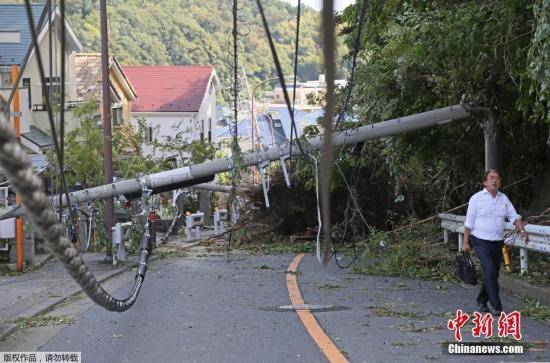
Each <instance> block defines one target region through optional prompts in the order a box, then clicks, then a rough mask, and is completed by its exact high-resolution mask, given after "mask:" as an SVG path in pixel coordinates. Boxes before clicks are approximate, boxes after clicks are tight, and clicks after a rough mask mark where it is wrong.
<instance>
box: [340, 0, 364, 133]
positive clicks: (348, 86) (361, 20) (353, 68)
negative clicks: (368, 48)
mask: <svg viewBox="0 0 550 363" xmlns="http://www.w3.org/2000/svg"><path fill="white" fill-rule="evenodd" d="M367 6H368V0H364V1H363V5H362V6H361V11H360V13H359V19H358V25H357V35H356V37H355V42H354V44H353V50H352V52H353V53H352V57H351V70H350V72H349V78H348V82H346V98H345V100H344V105H343V106H342V110H341V111H340V113H339V114H338V119H337V120H336V124H335V126H334V129H335V130H337V129H338V127H339V126H340V123H341V122H342V119H343V118H344V116H345V115H346V113H347V112H348V107H349V103H350V100H351V92H352V91H353V88H354V86H355V76H356V71H357V55H358V54H359V48H360V47H361V36H362V33H363V24H364V23H365V18H366V15H367Z"/></svg>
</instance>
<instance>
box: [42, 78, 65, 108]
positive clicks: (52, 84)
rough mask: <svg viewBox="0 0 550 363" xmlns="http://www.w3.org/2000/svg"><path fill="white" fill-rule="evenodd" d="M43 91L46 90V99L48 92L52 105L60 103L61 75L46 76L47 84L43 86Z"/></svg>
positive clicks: (44, 95) (44, 96)
mask: <svg viewBox="0 0 550 363" xmlns="http://www.w3.org/2000/svg"><path fill="white" fill-rule="evenodd" d="M42 92H44V94H43V98H44V100H46V94H47V95H48V97H49V98H50V103H51V104H52V105H56V104H59V101H60V95H61V81H60V79H59V77H46V84H45V85H43V86H42Z"/></svg>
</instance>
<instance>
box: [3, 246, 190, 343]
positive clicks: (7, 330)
mask: <svg viewBox="0 0 550 363" xmlns="http://www.w3.org/2000/svg"><path fill="white" fill-rule="evenodd" d="M200 242H201V241H197V242H192V243H190V245H188V246H185V247H186V248H187V247H193V246H196V245H198V244H199V243H200ZM51 257H52V256H50V257H49V258H47V259H45V260H44V262H43V263H42V264H41V266H43V265H44V264H45V263H46V262H47V261H49V260H51ZM158 259H159V255H157V254H153V255H152V256H151V257H150V258H149V263H151V262H153V261H156V260H158ZM138 265H139V264H138V262H137V261H134V262H131V263H129V264H128V265H127V266H124V267H120V268H117V269H115V270H112V271H108V272H107V273H106V275H105V276H103V277H102V278H101V279H98V282H99V283H103V282H105V281H106V280H109V279H111V278H113V277H116V276H118V275H120V274H122V273H124V272H126V271H128V270H132V269H135V268H137V266H138ZM68 291H69V292H68V293H66V294H64V295H63V296H60V297H59V298H57V299H54V300H51V301H50V302H49V303H46V304H45V305H44V306H42V307H39V308H36V306H40V305H35V307H34V310H33V307H30V308H29V309H27V310H25V311H23V312H22V313H20V314H18V315H17V316H14V317H13V319H14V320H15V319H18V318H22V317H24V318H33V317H35V316H37V315H40V314H44V313H47V312H48V311H51V310H53V309H54V308H55V307H56V306H57V305H59V304H61V303H62V302H63V301H65V300H67V299H68V298H70V297H71V296H74V295H76V294H78V293H80V292H82V288H81V287H80V285H77V286H76V287H73V288H72V289H69V290H68ZM28 311H31V313H30V314H25V313H26V312H28ZM5 325H6V326H5V327H2V326H1V325H0V341H1V340H3V339H4V338H6V337H7V336H8V335H10V334H12V333H13V332H15V331H16V330H17V329H18V326H17V324H14V323H5Z"/></svg>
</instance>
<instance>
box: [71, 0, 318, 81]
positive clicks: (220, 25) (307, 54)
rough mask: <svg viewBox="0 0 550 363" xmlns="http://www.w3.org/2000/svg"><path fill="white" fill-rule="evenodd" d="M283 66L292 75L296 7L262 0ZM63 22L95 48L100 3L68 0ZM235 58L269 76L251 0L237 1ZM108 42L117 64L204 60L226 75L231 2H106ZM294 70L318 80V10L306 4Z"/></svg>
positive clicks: (253, 72)
mask: <svg viewBox="0 0 550 363" xmlns="http://www.w3.org/2000/svg"><path fill="white" fill-rule="evenodd" d="M263 6H264V8H265V11H266V16H267V18H268V20H269V22H270V27H271V31H272V33H273V36H274V39H275V41H276V43H277V47H278V51H279V55H280V58H281V62H282V65H283V67H284V69H285V72H287V73H288V74H291V71H292V62H293V54H294V37H295V33H294V32H295V27H296V24H295V23H296V21H295V12H296V9H295V8H294V7H293V6H291V5H289V4H287V3H285V2H282V1H277V0H270V1H263ZM67 8H68V12H69V16H68V18H69V21H70V23H71V25H72V27H73V29H75V31H76V33H77V36H78V37H79V38H80V40H81V41H82V43H83V45H84V48H85V49H86V50H87V51H99V49H100V30H99V11H98V8H99V3H98V2H97V1H95V0H79V1H74V2H69V3H68V4H67ZM239 8H240V10H239V26H240V33H241V35H242V36H241V40H240V45H239V46H240V48H241V50H242V51H241V54H240V57H241V60H240V63H241V64H243V65H244V68H245V70H246V72H247V74H248V75H249V76H250V77H251V78H252V79H253V80H255V79H266V78H269V77H270V76H273V75H275V67H274V65H273V61H272V59H271V55H270V51H269V46H268V43H267V39H266V38H265V33H264V30H263V27H262V25H261V19H260V16H259V13H258V10H257V6H256V3H255V2H254V1H249V2H243V3H242V4H241V6H240V7H239ZM108 15H109V37H110V42H109V45H110V47H111V53H112V54H114V55H115V56H116V57H117V58H118V59H119V61H121V63H123V64H205V63H209V64H212V65H214V66H215V67H216V70H217V71H218V73H219V74H220V78H221V79H222V80H223V79H229V78H230V77H229V75H230V67H231V65H230V60H229V59H230V58H231V52H232V45H231V38H230V37H231V31H232V24H233V22H232V15H231V3H230V2H225V1H223V2H220V1H217V0H200V1H199V0H163V1H143V0H127V1H110V2H109V3H108ZM300 33H301V49H300V65H299V68H298V74H299V76H300V77H301V78H303V79H307V80H311V79H316V78H317V76H318V74H319V73H320V72H321V64H322V62H321V56H322V52H321V47H320V43H321V36H320V31H319V13H318V12H316V11H314V10H312V9H309V8H307V9H304V11H303V13H302V17H301V31H300Z"/></svg>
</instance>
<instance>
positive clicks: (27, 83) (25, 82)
mask: <svg viewBox="0 0 550 363" xmlns="http://www.w3.org/2000/svg"><path fill="white" fill-rule="evenodd" d="M23 87H27V92H28V95H29V97H28V98H29V110H30V109H31V108H32V93H31V79H30V78H23Z"/></svg>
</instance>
